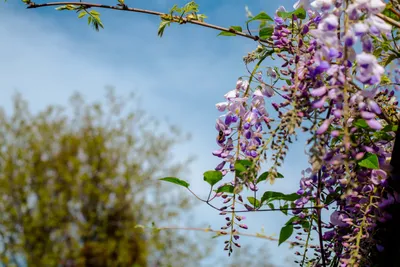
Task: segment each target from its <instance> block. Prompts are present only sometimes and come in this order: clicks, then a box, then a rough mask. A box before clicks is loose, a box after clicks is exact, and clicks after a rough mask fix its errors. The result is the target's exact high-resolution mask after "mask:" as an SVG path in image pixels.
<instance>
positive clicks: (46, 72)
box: [0, 0, 307, 267]
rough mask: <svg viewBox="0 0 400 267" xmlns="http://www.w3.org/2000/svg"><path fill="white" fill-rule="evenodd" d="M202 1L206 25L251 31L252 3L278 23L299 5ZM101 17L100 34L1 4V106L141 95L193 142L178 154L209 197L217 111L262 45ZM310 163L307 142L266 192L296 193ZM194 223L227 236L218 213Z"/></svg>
mask: <svg viewBox="0 0 400 267" xmlns="http://www.w3.org/2000/svg"><path fill="white" fill-rule="evenodd" d="M100 2H103V3H106V2H108V3H110V2H109V1H100ZM185 2H186V1H177V0H156V1H139V0H135V1H130V0H126V3H127V4H128V5H131V4H132V3H133V4H134V7H138V8H145V9H153V10H157V11H167V10H168V9H169V8H170V7H172V6H173V4H178V5H183V4H184V3H185ZM197 2H198V3H199V4H200V11H201V13H205V14H206V15H207V16H208V17H209V18H208V19H207V22H209V23H213V24H217V25H221V26H225V27H229V26H230V25H243V22H244V21H245V20H246V17H245V9H244V7H245V6H246V5H248V6H249V8H250V10H251V11H252V12H253V14H255V13H258V12H260V11H262V10H263V11H266V12H267V13H269V14H271V15H272V14H273V12H274V10H276V9H277V8H278V7H279V5H284V6H285V7H287V8H288V9H292V5H293V3H294V2H295V1H294V0H292V1H287V0H286V1H271V0H264V1H256V0H252V1H242V0H240V1H239V0H237V1H228V0H225V1H209V0H208V1H206V0H199V1H197ZM99 11H100V12H101V14H102V20H103V22H104V24H105V29H104V30H101V31H100V32H95V31H94V30H92V29H91V27H88V26H87V23H86V19H84V20H79V19H78V18H77V17H76V14H75V13H73V12H59V11H54V8H52V7H50V8H43V9H33V10H32V9H30V10H27V9H25V8H24V6H23V5H22V4H20V3H16V1H13V2H11V0H9V2H7V3H5V4H4V3H1V4H0V36H1V41H0V62H1V64H0V106H2V107H5V108H6V110H10V108H11V97H12V95H13V94H14V93H15V92H16V91H19V92H21V93H22V94H23V96H24V98H25V99H27V100H29V102H30V106H31V109H32V110H33V111H37V110H39V109H42V108H44V107H45V106H47V105H49V104H63V105H66V104H67V103H68V98H69V96H71V94H72V93H73V92H76V91H79V92H80V93H82V94H83V95H84V96H85V97H86V99H87V100H89V101H94V100H101V99H102V98H103V96H104V94H105V91H104V87H105V86H107V85H112V86H115V88H116V92H117V94H119V95H120V94H128V93H129V92H132V91H133V92H135V93H136V94H137V95H138V96H139V97H140V99H141V104H142V107H143V108H145V109H146V110H147V111H148V112H149V113H150V114H151V115H153V116H155V117H157V118H158V119H162V120H167V121H168V122H170V123H173V124H175V125H178V126H179V127H180V128H181V129H182V130H183V131H185V132H189V133H191V134H192V139H191V141H190V142H187V143H185V144H183V145H179V146H177V147H176V149H175V151H174V152H175V155H176V160H179V159H185V158H187V157H188V156H190V155H194V156H196V161H195V162H194V164H192V165H191V168H190V176H188V177H182V178H184V179H187V180H189V181H190V183H191V187H192V188H193V190H194V191H196V192H199V194H200V195H206V194H207V192H208V187H207V186H206V185H205V184H204V183H203V181H202V173H203V172H204V171H206V170H209V169H212V168H213V167H214V166H215V165H216V164H218V163H219V161H218V159H216V158H214V157H213V156H212V155H211V152H212V151H213V150H215V149H216V144H215V137H216V134H217V133H216V131H215V127H214V124H215V119H216V118H217V117H218V116H219V115H221V114H220V113H218V112H217V110H216V109H215V103H217V102H221V101H223V95H224V94H225V93H226V92H227V91H229V90H232V89H233V88H234V86H235V84H236V80H237V78H238V77H239V76H241V75H244V74H246V69H245V66H244V64H243V62H242V57H243V56H244V55H246V54H247V52H250V51H251V50H252V49H254V48H255V46H256V43H255V42H254V41H251V40H248V39H244V38H240V37H236V38H233V37H217V34H218V32H216V31H213V30H211V29H206V28H201V27H198V26H193V25H182V26H180V25H172V26H171V27H169V28H167V29H166V32H165V34H164V37H163V38H161V39H160V38H159V37H158V36H157V28H158V24H159V18H157V17H153V16H147V15H143V14H135V13H129V12H115V11H108V10H99ZM269 64H273V63H272V62H269ZM306 164H307V157H306V155H304V142H301V141H300V142H299V143H298V144H296V145H294V146H292V148H291V151H290V154H289V155H288V156H287V158H286V160H285V164H284V166H283V167H282V169H281V172H282V173H283V174H284V176H285V179H282V180H279V181H277V182H276V183H275V184H274V185H273V186H269V185H268V186H267V187H266V188H268V190H273V191H280V190H282V191H284V192H293V191H296V190H297V189H298V181H299V179H300V172H301V170H302V169H303V168H305V167H307V165H306ZM184 193H186V192H184ZM194 216H195V218H196V220H194V223H193V225H184V226H187V227H207V226H208V225H211V226H212V227H213V228H216V229H218V228H219V227H220V226H221V225H222V224H223V223H224V222H223V218H221V216H218V213H217V212H216V211H214V210H212V209H211V208H209V207H208V206H205V205H201V204H200V203H199V205H198V206H197V207H196V208H195V211H194ZM247 218H248V219H247V222H246V223H247V224H248V225H249V228H250V229H249V230H248V232H249V233H255V232H259V231H260V230H261V228H262V227H264V229H265V234H267V235H275V236H276V237H277V236H278V235H279V230H280V227H282V225H283V224H284V223H285V222H286V220H288V219H289V218H288V217H285V216H284V215H283V214H278V213H258V214H247ZM166 225H168V222H166ZM210 237H211V236H210ZM243 240H244V241H242V245H243V246H245V245H246V244H249V243H252V244H253V245H254V246H256V247H266V250H267V251H268V252H269V254H270V255H271V257H270V262H272V263H275V264H276V266H279V267H283V266H285V267H286V266H290V264H289V263H288V262H287V261H286V260H285V259H286V257H288V256H289V257H292V254H293V250H289V249H288V246H286V245H282V246H280V247H279V248H278V246H277V243H274V242H271V241H265V240H259V239H253V238H243ZM222 242H223V240H222V239H221V240H216V241H215V249H214V251H215V252H214V254H213V255H212V257H213V258H215V259H216V258H220V257H221V256H225V253H224V252H223V251H222V248H223V245H222ZM228 262H229V259H228V258H227V259H226V263H228ZM202 264H203V265H204V266H207V263H202ZM203 265H202V266H203ZM220 266H225V265H224V264H223V263H221V265H220Z"/></svg>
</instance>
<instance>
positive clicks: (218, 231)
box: [156, 226, 305, 246]
mask: <svg viewBox="0 0 400 267" xmlns="http://www.w3.org/2000/svg"><path fill="white" fill-rule="evenodd" d="M156 229H157V230H187V231H200V232H210V233H216V234H218V235H220V236H223V235H229V234H230V233H229V232H228V233H227V234H223V235H222V234H221V230H214V229H211V228H196V227H179V226H165V227H156ZM234 235H241V236H249V237H255V238H261V239H267V240H270V241H279V239H278V238H275V237H272V236H267V235H264V234H260V233H256V234H247V233H241V232H239V231H235V232H234ZM285 243H288V244H290V245H292V246H298V245H302V246H304V245H305V243H301V242H292V241H285Z"/></svg>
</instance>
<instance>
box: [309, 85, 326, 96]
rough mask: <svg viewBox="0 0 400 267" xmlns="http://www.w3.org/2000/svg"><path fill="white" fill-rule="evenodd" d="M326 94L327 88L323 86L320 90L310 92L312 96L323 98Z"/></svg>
mask: <svg viewBox="0 0 400 267" xmlns="http://www.w3.org/2000/svg"><path fill="white" fill-rule="evenodd" d="M326 92H327V90H326V87H325V86H322V87H320V88H317V89H313V90H312V91H311V92H310V94H311V95H312V96H323V95H325V94H326Z"/></svg>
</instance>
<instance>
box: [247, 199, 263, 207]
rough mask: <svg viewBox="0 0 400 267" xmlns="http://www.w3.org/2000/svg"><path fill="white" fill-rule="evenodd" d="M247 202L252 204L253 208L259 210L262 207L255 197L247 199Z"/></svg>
mask: <svg viewBox="0 0 400 267" xmlns="http://www.w3.org/2000/svg"><path fill="white" fill-rule="evenodd" d="M247 200H248V201H249V202H250V204H251V205H253V207H255V208H258V207H260V206H261V205H260V204H261V203H260V201H259V200H258V199H256V198H254V197H247Z"/></svg>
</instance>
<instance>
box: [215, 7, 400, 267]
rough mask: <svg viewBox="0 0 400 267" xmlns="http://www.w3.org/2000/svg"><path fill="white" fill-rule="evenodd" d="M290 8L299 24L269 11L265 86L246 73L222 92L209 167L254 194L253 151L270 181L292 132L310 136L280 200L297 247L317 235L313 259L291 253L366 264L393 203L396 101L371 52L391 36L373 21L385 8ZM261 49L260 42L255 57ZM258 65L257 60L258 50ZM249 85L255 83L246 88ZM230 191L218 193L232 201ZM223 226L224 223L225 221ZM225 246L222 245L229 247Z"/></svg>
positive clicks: (256, 203) (317, 262) (318, 262)
mask: <svg viewBox="0 0 400 267" xmlns="http://www.w3.org/2000/svg"><path fill="white" fill-rule="evenodd" d="M294 7H295V8H297V9H296V10H297V11H299V10H307V12H308V15H309V20H308V21H306V20H303V19H300V18H299V16H302V13H299V12H297V13H295V12H292V13H290V12H287V11H286V10H285V9H284V8H283V7H281V8H280V9H279V10H278V11H277V13H276V14H275V18H274V26H273V29H274V30H273V33H272V35H271V40H272V46H273V48H274V54H275V55H277V56H278V57H279V58H280V60H281V61H282V65H281V67H280V69H279V70H278V69H276V70H274V71H272V68H269V69H268V71H267V72H266V75H268V76H270V77H271V78H272V80H273V81H274V82H273V83H272V84H270V85H269V84H267V83H265V82H264V81H263V79H262V75H260V74H254V73H252V75H251V80H250V81H243V80H239V81H238V82H237V86H236V89H235V90H232V91H230V92H228V93H227V94H226V95H225V98H226V102H222V103H218V104H217V105H216V106H217V108H218V110H219V111H221V112H226V113H225V114H224V115H223V116H221V117H220V118H218V119H217V123H216V129H217V131H218V137H217V143H218V145H219V146H220V147H221V148H220V149H219V150H217V151H215V152H213V154H214V155H215V156H217V157H219V158H221V159H222V162H221V163H220V164H219V165H218V166H217V167H216V170H220V171H221V172H222V173H223V175H224V176H225V175H227V174H228V173H229V172H233V174H234V180H233V181H232V183H231V185H233V186H235V187H237V186H238V184H240V185H244V186H245V187H246V188H249V189H250V190H252V191H256V190H258V188H257V186H256V184H257V181H258V179H257V175H258V174H257V173H258V171H260V167H259V165H258V164H259V163H260V162H261V158H260V157H259V156H260V154H261V153H264V152H265V151H266V150H267V149H272V151H274V153H273V156H272V164H273V165H272V167H271V169H270V171H269V172H268V177H270V176H271V174H275V175H276V173H277V167H279V166H280V162H281V161H283V159H284V157H285V155H286V153H287V150H288V143H290V142H291V141H292V140H291V139H292V138H293V137H295V135H296V129H300V128H301V129H302V130H303V132H307V133H310V138H309V140H308V145H309V156H310V164H311V166H310V168H308V169H307V170H306V171H305V172H304V173H303V178H302V179H301V181H300V189H299V190H298V191H297V196H298V197H295V198H293V200H292V202H291V204H290V206H291V214H292V215H293V216H294V217H293V218H292V220H290V221H289V222H288V223H289V224H291V225H294V227H295V229H303V230H304V233H303V234H301V233H299V235H298V236H297V237H296V238H297V239H298V240H299V241H304V242H306V244H308V243H309V240H310V238H311V232H312V231H313V230H314V231H315V232H316V233H317V234H318V235H319V242H318V244H316V245H313V246H312V247H313V248H314V249H315V250H316V252H317V254H315V255H320V256H317V257H314V258H311V259H310V258H308V257H306V255H305V254H306V252H304V253H300V252H296V254H297V255H299V256H301V258H302V260H300V261H298V262H299V263H301V265H302V266H303V265H304V264H306V262H309V263H312V264H314V265H313V266H328V264H335V262H336V264H338V265H340V266H368V264H369V255H370V254H371V253H373V252H375V251H377V252H379V251H382V250H384V249H385V248H384V247H383V246H382V245H381V244H380V241H379V238H376V237H375V236H374V233H375V231H376V227H377V225H378V224H379V223H380V222H385V221H387V220H390V219H391V215H390V213H388V212H387V211H386V208H387V207H388V206H389V205H391V204H393V203H395V202H396V201H399V200H400V199H399V197H398V196H397V194H396V193H392V192H390V190H388V189H389V188H388V182H387V179H388V172H389V170H390V165H389V161H390V158H391V153H392V148H393V142H394V136H395V132H396V129H397V124H398V113H397V111H396V108H395V107H396V106H397V104H398V102H397V100H396V98H395V96H394V91H390V90H388V89H387V88H389V85H388V86H386V88H385V86H384V85H385V84H387V81H386V80H387V79H388V78H387V77H388V76H387V75H386V74H385V68H384V65H383V64H382V63H381V61H380V57H379V55H378V56H377V55H376V54H374V52H375V46H376V44H379V42H381V43H382V42H386V41H387V40H390V38H391V37H390V36H391V33H392V27H391V26H390V25H389V24H387V23H386V22H385V21H384V20H383V19H381V18H380V17H379V16H378V14H380V13H381V12H382V11H383V10H384V9H385V7H386V4H385V3H384V2H382V1H380V0H355V1H341V0H336V1H335V0H315V1H307V0H300V1H298V2H297V3H296V4H295V6H294ZM392 41H393V40H392ZM269 49H270V47H268V46H267V45H266V46H264V49H263V50H262V51H271V50H269ZM252 55H254V53H253V54H252ZM258 59H261V61H262V60H263V54H262V53H259V55H258ZM257 67H258V65H257V66H256V68H257ZM397 72H398V71H397V70H396V71H395V74H396V73H397ZM395 79H397V80H398V78H397V76H396V78H395ZM397 80H395V82H397ZM277 81H285V82H286V84H285V85H278V84H279V82H278V83H277ZM253 83H259V84H260V85H259V86H258V87H256V88H255V89H254V90H252V89H251V85H252V84H253ZM393 88H394V89H396V88H398V87H396V86H395V87H393ZM275 92H276V94H275V97H273V96H274V93H275ZM271 97H272V98H271ZM267 98H271V100H272V101H271V103H270V105H271V107H272V108H273V110H275V111H276V112H277V119H276V122H275V123H274V122H273V121H274V120H273V119H271V117H269V114H268V112H267V109H268V108H266V107H265V105H266V104H267V101H266V99H267ZM264 125H266V126H267V128H266V127H264V128H263V126H264ZM271 127H272V128H274V129H273V130H271ZM264 129H266V131H263V130H264ZM271 138H272V141H271V142H269V141H270V140H271ZM246 159H247V160H249V161H250V162H251V163H252V164H249V167H248V169H249V170H250V169H251V168H250V167H251V166H256V167H257V168H255V169H251V171H249V172H248V175H247V176H246V179H241V178H240V177H238V175H237V174H238V168H235V163H237V162H240V161H243V160H246ZM227 163H228V168H226V169H224V166H226V164H227ZM263 176H265V173H264V174H262V175H261V176H260V177H263ZM272 176H273V175H272ZM241 190H242V188H241ZM240 192H241V191H240V190H239V191H238V192H232V195H231V196H229V197H228V196H227V195H226V194H223V196H224V197H225V199H229V201H233V200H234V199H235V197H236V195H238V196H240V194H239V193H240ZM264 196H265V194H264ZM264 196H263V198H262V199H261V200H257V199H255V200H254V199H250V204H252V205H248V204H244V205H245V207H246V208H247V209H248V210H257V209H259V208H260V207H261V206H262V205H263V202H265V203H267V202H268V201H265V200H266V199H267V198H265V197H264ZM240 197H241V196H240ZM276 199H279V197H278V198H276ZM238 202H239V203H241V202H242V201H238ZM224 203H227V201H225V202H224ZM233 205H234V203H233ZM311 206H313V207H314V208H313V209H309V207H311ZM329 211H330V212H329ZM327 212H329V213H328V214H330V215H329V220H328V221H324V220H323V219H322V217H323V216H322V214H323V213H327ZM225 214H226V213H225V212H224V213H223V215H225ZM232 218H234V217H232ZM228 221H229V222H228V224H229V225H231V223H232V220H231V219H229V220H228ZM289 224H288V225H289ZM313 224H314V225H313ZM285 227H287V225H286V226H285ZM285 227H284V228H285ZM284 228H282V229H284ZM232 229H233V228H232ZM281 234H282V232H281ZM304 234H305V235H306V236H307V237H305V238H303V237H302V235H304ZM226 249H229V250H230V249H231V248H230V247H229V241H227V247H226ZM306 249H307V246H306ZM333 266H336V265H333Z"/></svg>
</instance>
